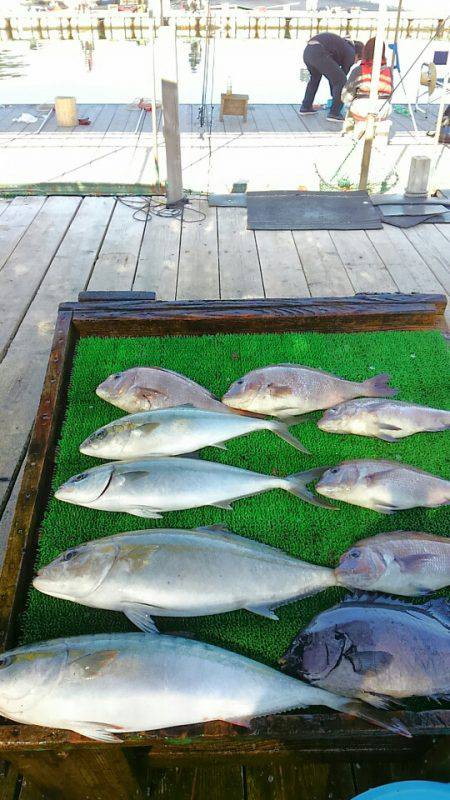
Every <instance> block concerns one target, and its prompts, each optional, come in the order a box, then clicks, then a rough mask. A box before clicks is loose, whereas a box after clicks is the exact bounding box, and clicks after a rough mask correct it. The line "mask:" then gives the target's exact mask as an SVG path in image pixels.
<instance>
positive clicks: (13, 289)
mask: <svg viewBox="0 0 450 800" xmlns="http://www.w3.org/2000/svg"><path fill="white" fill-rule="evenodd" d="M80 202H81V198H79V197H78V198H77V197H49V198H48V199H47V200H46V202H45V203H44V205H43V206H42V208H41V210H40V211H39V212H38V213H37V214H36V216H35V218H34V220H33V221H32V223H31V225H30V226H29V228H28V230H27V231H26V233H25V234H24V235H23V237H22V238H21V240H20V242H19V244H18V245H17V247H16V249H15V250H14V252H13V253H12V254H11V256H10V257H9V258H8V260H7V262H6V264H5V266H4V267H3V269H2V271H1V272H0V297H1V299H2V314H1V316H0V353H1V352H4V350H5V348H6V347H7V346H8V344H9V342H10V340H11V338H12V337H13V336H14V334H15V331H16V330H17V327H18V325H20V321H21V319H22V317H23V316H24V314H25V313H26V310H27V308H28V306H29V304H30V302H31V301H32V299H33V297H34V295H35V293H36V290H37V289H38V287H39V284H40V282H41V280H42V278H43V276H44V275H45V273H46V271H47V269H48V267H49V265H50V263H51V261H52V258H53V256H54V255H55V253H56V251H57V249H58V247H59V245H60V243H61V241H62V239H63V238H64V236H65V234H66V232H67V229H68V227H69V225H70V223H71V221H72V219H73V217H74V214H75V213H76V210H77V208H78V206H79V205H80ZM0 358H1V356H0Z"/></svg>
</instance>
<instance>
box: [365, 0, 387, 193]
mask: <svg viewBox="0 0 450 800" xmlns="http://www.w3.org/2000/svg"><path fill="white" fill-rule="evenodd" d="M386 6H387V0H379V3H378V23H377V35H376V39H375V50H374V54H373V64H372V80H371V82H370V97H369V108H370V113H369V114H368V117H367V123H366V135H365V138H364V149H363V156H362V161H361V174H360V177H359V188H360V189H367V182H368V178H369V169H370V159H371V156H372V145H373V139H374V136H375V121H376V118H377V106H378V85H379V82H380V70H381V59H382V55H383V42H384V31H385V24H386Z"/></svg>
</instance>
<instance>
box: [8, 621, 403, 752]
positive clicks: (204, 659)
mask: <svg viewBox="0 0 450 800" xmlns="http://www.w3.org/2000/svg"><path fill="white" fill-rule="evenodd" d="M311 705H315V706H328V707H329V708H333V709H335V710H337V711H342V712H344V713H348V714H353V715H355V716H360V717H363V718H364V719H368V720H370V721H371V722H374V723H375V724H377V725H379V726H381V727H383V728H386V729H388V730H391V731H394V732H396V733H401V734H403V735H406V736H408V735H409V733H408V731H407V729H406V728H405V727H404V725H402V724H401V723H400V722H398V721H397V720H395V719H388V718H387V716H386V715H382V714H380V712H377V711H376V710H374V709H372V708H371V707H370V706H365V705H364V704H363V703H360V702H358V701H354V700H349V699H348V698H346V697H339V696H338V695H335V694H332V693H331V692H327V691H324V690H322V689H319V688H317V687H315V686H308V684H306V683H302V682H301V681H299V680H297V679H295V678H291V677H289V676H287V675H283V673H282V672H279V671H278V670H276V669H272V668H271V667H267V666H265V665H264V664H260V663H258V662H256V661H252V660H251V659H249V658H245V657H244V656H240V655H238V654H237V653H232V652H228V651H227V650H223V649H222V648H220V647H214V646H213V645H210V644H204V643H203V642H197V641H193V640H191V639H185V638H181V637H175V636H162V635H159V634H149V633H112V634H97V635H94V636H75V637H73V638H67V639H54V640H52V641H48V642H42V643H40V644H31V645H26V646H25V647H18V648H16V649H15V650H9V651H8V652H6V653H3V654H2V655H1V657H0V713H1V714H2V715H3V716H5V717H8V718H9V719H13V720H15V721H16V722H22V723H28V724H31V725H43V726H46V727H50V728H63V729H65V730H70V731H75V732H76V733H79V734H82V735H83V736H87V737H89V738H90V739H96V740H99V741H104V742H114V741H120V739H119V737H118V734H122V733H127V732H133V731H151V730H155V729H158V728H171V727H173V726H175V725H190V724H191V723H196V722H197V723H201V722H207V721H208V720H215V719H221V720H226V721H227V722H234V723H236V724H237V725H246V726H249V725H250V720H251V719H252V718H253V717H260V716H264V715H266V714H277V713H278V712H281V711H287V710H288V709H292V708H302V707H305V706H311Z"/></svg>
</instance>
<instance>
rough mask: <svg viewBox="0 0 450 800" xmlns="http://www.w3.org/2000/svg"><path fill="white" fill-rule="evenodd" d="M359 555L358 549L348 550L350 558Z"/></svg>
mask: <svg viewBox="0 0 450 800" xmlns="http://www.w3.org/2000/svg"><path fill="white" fill-rule="evenodd" d="M360 555H361V553H360V551H359V550H350V552H349V556H350V558H359V557H360Z"/></svg>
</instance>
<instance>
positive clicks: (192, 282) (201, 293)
mask: <svg viewBox="0 0 450 800" xmlns="http://www.w3.org/2000/svg"><path fill="white" fill-rule="evenodd" d="M192 205H193V206H194V207H195V208H197V209H198V210H199V211H201V212H202V213H203V214H205V219H204V220H202V221H201V222H195V223H192V224H186V222H183V228H182V231H181V245H180V267H179V271H178V285H177V295H176V297H177V300H197V299H198V298H200V297H201V298H204V299H208V300H218V299H219V297H220V292H219V255H218V248H217V215H216V209H215V208H210V207H209V206H208V203H207V202H206V200H197V201H192Z"/></svg>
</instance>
